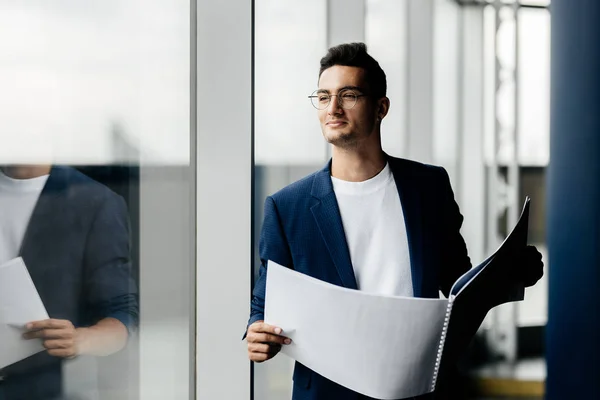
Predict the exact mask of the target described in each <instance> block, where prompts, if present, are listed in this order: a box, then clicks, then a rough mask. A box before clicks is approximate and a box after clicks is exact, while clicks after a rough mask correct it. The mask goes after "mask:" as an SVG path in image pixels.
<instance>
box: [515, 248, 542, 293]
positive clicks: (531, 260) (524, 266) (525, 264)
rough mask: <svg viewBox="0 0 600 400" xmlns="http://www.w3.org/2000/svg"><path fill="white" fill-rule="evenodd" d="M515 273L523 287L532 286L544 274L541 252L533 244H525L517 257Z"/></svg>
mask: <svg viewBox="0 0 600 400" xmlns="http://www.w3.org/2000/svg"><path fill="white" fill-rule="evenodd" d="M517 265H518V269H517V274H518V275H519V279H520V280H521V281H522V282H523V284H524V285H525V287H528V286H533V285H535V283H536V282H537V281H539V280H540V278H541V277H542V276H543V275H544V263H543V261H542V254H541V253H540V252H539V251H538V249H537V248H535V246H526V247H525V248H524V249H523V250H522V251H521V253H520V254H519V257H518V262H517Z"/></svg>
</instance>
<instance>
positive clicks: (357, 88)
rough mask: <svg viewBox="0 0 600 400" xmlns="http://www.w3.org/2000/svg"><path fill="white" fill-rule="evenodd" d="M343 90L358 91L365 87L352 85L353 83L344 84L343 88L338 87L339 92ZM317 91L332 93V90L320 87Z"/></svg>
mask: <svg viewBox="0 0 600 400" xmlns="http://www.w3.org/2000/svg"><path fill="white" fill-rule="evenodd" d="M342 90H356V91H358V92H362V91H363V88H361V87H359V86H351V85H349V86H343V87H341V88H339V89H338V93H339V92H341V91H342ZM317 93H319V94H320V93H330V92H329V90H327V89H319V90H317Z"/></svg>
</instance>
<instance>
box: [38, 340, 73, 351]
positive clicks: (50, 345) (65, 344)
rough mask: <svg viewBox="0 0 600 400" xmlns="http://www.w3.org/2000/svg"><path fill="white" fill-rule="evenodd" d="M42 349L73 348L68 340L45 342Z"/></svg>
mask: <svg viewBox="0 0 600 400" xmlns="http://www.w3.org/2000/svg"><path fill="white" fill-rule="evenodd" d="M44 347H45V348H46V349H48V350H51V349H70V348H71V347H73V342H72V341H68V340H45V341H44Z"/></svg>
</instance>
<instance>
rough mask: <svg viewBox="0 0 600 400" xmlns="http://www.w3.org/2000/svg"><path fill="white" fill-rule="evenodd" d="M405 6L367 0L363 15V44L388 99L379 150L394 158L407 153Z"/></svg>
mask: <svg viewBox="0 0 600 400" xmlns="http://www.w3.org/2000/svg"><path fill="white" fill-rule="evenodd" d="M407 6H408V4H407V2H406V1H395V0H368V1H367V2H366V15H365V19H366V21H365V42H366V44H367V46H368V50H369V53H370V54H371V55H372V56H373V57H374V58H375V59H376V60H377V61H378V62H379V64H380V65H381V68H383V70H384V71H385V72H386V77H387V87H388V97H389V98H390V113H389V114H388V115H387V117H386V118H385V121H384V122H383V123H382V134H381V141H382V146H383V149H384V150H385V151H387V152H388V153H389V154H391V155H394V156H396V157H399V156H403V155H406V154H405V152H406V151H407V150H408V149H407V148H406V142H407V127H406V120H407V95H406V93H407V90H408V88H407V82H406V77H407V76H408V75H407V74H408V71H407V65H408V60H407V51H408V49H407V47H406V43H407V37H408V33H407V32H408V28H407V27H408V9H407ZM399 21H400V22H399ZM390 43H393V45H390Z"/></svg>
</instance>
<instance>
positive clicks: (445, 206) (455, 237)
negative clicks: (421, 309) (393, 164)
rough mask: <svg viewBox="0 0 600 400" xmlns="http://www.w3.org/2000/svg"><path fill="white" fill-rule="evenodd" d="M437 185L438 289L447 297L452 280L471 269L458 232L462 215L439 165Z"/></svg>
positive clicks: (446, 176) (448, 181)
mask: <svg viewBox="0 0 600 400" xmlns="http://www.w3.org/2000/svg"><path fill="white" fill-rule="evenodd" d="M440 180H441V182H440V183H439V187H440V188H441V190H442V193H441V196H440V197H441V199H442V204H441V210H442V211H441V212H442V216H441V220H442V243H443V245H442V252H443V254H442V260H444V263H443V265H442V266H441V267H440V271H439V274H440V290H441V291H442V293H444V296H446V297H448V295H449V294H450V289H451V288H452V285H453V284H454V282H455V281H456V280H457V279H458V278H459V277H460V276H461V275H462V274H464V273H465V272H467V271H468V270H469V269H471V260H470V258H469V256H468V253H467V246H466V244H465V241H464V239H463V237H462V235H461V234H460V228H461V226H462V223H463V216H462V215H461V213H460V210H459V208H458V204H456V201H455V199H454V193H453V191H452V186H451V184H450V177H449V176H448V173H447V172H446V170H445V169H444V168H441V167H440Z"/></svg>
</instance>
